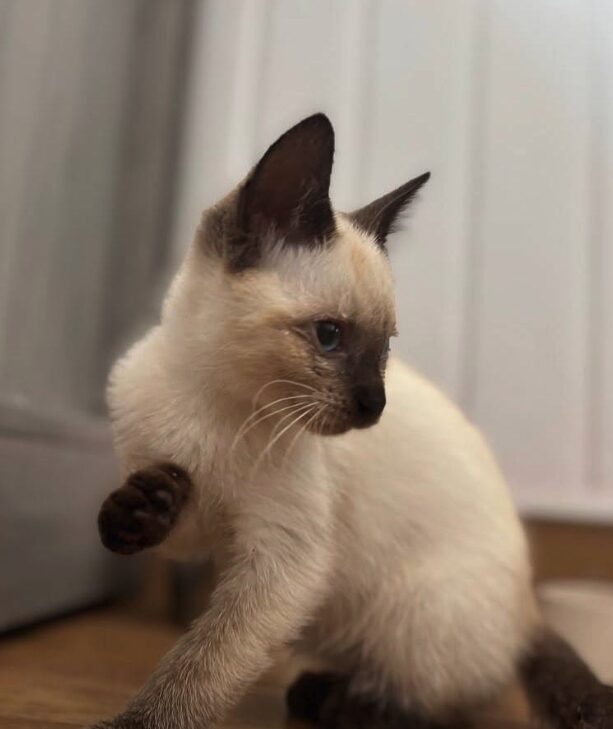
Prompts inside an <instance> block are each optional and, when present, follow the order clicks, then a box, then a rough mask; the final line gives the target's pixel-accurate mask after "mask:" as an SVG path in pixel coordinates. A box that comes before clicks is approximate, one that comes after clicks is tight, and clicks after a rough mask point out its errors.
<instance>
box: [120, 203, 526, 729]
mask: <svg viewBox="0 0 613 729" xmlns="http://www.w3.org/2000/svg"><path fill="white" fill-rule="evenodd" d="M337 225H338V227H339V236H338V239H337V240H336V241H335V243H334V245H331V246H328V247H322V248H321V249H320V250H319V251H318V252H315V253H314V252H313V251H311V250H309V249H304V250H303V249H300V248H297V249H288V248H286V247H283V246H274V245H272V246H271V247H270V248H269V250H268V253H267V255H266V257H265V260H264V261H263V262H262V264H261V265H259V266H258V267H257V268H255V269H254V270H252V271H246V272H244V273H241V274H240V275H235V274H230V273H228V272H227V271H226V270H225V268H224V266H223V264H222V263H221V261H220V260H219V259H218V258H217V257H216V256H215V255H214V254H213V253H211V252H210V251H208V250H207V246H206V240H205V239H206V237H207V235H208V233H207V223H206V220H205V223H204V224H203V226H202V228H201V229H200V231H199V232H198V235H197V237H196V240H195V242H194V244H193V246H192V247H191V249H190V251H189V253H188V255H187V258H186V260H185V262H184V264H183V266H182V268H181V270H180V271H179V273H178V274H177V277H176V279H175V281H174V283H173V285H172V287H171V290H170V293H169V295H168V298H167V300H166V302H165V305H164V310H163V316H162V320H161V323H160V324H159V325H158V326H156V327H155V328H154V329H153V330H152V331H151V332H150V333H149V334H148V335H147V336H146V337H145V338H144V339H143V340H142V341H140V342H139V343H138V344H136V345H135V346H134V347H133V348H132V349H131V350H130V351H129V352H128V354H127V355H126V356H125V357H124V358H123V359H121V360H120V361H119V362H118V364H117V365H116V366H115V368H114V370H113V373H112V376H111V381H110V386H109V394H108V399H109V404H110V410H111V414H112V420H113V427H114V433H115V440H116V445H117V451H118V453H119V455H120V458H121V462H122V466H123V469H124V471H125V473H126V474H128V473H130V472H131V471H133V470H135V469H137V468H140V467H142V466H146V465H149V464H154V463H158V462H160V461H168V460H171V461H174V462H176V463H177V464H179V465H181V466H183V467H184V468H186V469H187V470H188V471H189V473H190V475H191V476H192V479H193V482H194V485H195V493H194V494H193V498H192V502H191V504H190V506H189V508H188V509H187V511H186V512H184V514H183V515H182V517H181V520H180V522H179V524H178V526H177V527H176V528H175V530H174V532H173V534H172V535H171V537H170V539H169V540H168V541H167V542H166V543H165V544H164V545H163V548H162V549H163V551H165V552H166V553H167V554H169V555H170V556H175V557H179V558H187V559H189V558H191V557H194V556H197V555H198V556H199V555H202V554H206V553H211V554H213V555H214V556H215V558H216V559H217V560H218V562H219V563H220V565H221V578H220V582H219V585H218V587H217V589H216V591H215V593H214V595H213V598H212V603H211V606H210V609H209V611H208V612H207V613H206V614H205V615H203V616H202V617H201V618H199V620H198V621H196V623H195V625H194V626H193V628H192V629H191V630H190V631H189V632H188V633H187V635H186V636H185V637H184V638H183V639H182V640H181V641H180V643H179V644H178V645H177V646H176V647H175V649H174V650H173V651H172V652H171V654H170V655H169V656H167V657H166V658H165V659H164V660H163V662H162V664H161V666H160V667H159V669H158V671H157V672H156V674H155V676H154V677H153V678H152V679H151V681H150V682H149V684H148V685H147V686H146V687H145V689H144V690H143V692H142V693H141V694H140V695H139V696H138V697H137V698H136V699H135V701H134V702H133V704H132V706H131V708H130V709H129V710H128V713H127V714H126V715H125V716H126V717H130V716H139V717H145V719H146V722H145V723H146V724H147V725H148V726H152V727H160V728H164V729H166V728H168V729H170V727H184V728H185V729H190V728H192V727H193V728H194V729H195V727H203V726H208V725H209V724H211V723H212V722H215V721H217V720H218V719H219V718H220V716H221V715H222V714H223V712H224V710H225V709H226V708H227V706H228V705H230V704H231V703H233V702H235V701H236V700H237V699H238V698H239V696H240V693H241V691H242V690H243V689H244V687H245V686H246V685H248V684H249V682H251V681H252V680H253V679H255V678H256V677H257V676H258V675H259V674H260V673H261V672H262V671H263V670H264V669H265V668H266V667H267V666H268V665H269V663H270V661H271V656H272V654H273V652H274V649H275V648H277V647H279V646H281V645H283V644H288V643H299V644H300V645H301V647H308V649H309V650H311V651H313V652H314V653H315V654H317V655H319V656H320V657H322V658H324V659H325V660H326V661H327V662H328V663H329V664H330V665H331V666H333V667H336V668H337V669H339V670H343V671H348V672H350V673H351V674H352V675H353V676H354V682H355V688H356V690H369V691H376V692H378V693H380V694H382V695H386V696H392V697H394V698H395V699H396V700H397V701H399V702H401V703H403V704H405V705H407V706H411V705H419V706H422V707H425V708H427V709H428V710H430V711H431V712H432V713H433V714H435V715H439V714H444V713H445V712H446V710H447V709H448V708H453V707H456V706H458V705H470V704H471V703H476V702H479V701H481V700H482V699H484V698H486V697H488V696H490V695H491V694H493V693H495V692H496V691H498V690H499V689H500V688H501V687H502V686H504V684H505V683H506V682H508V681H509V680H510V679H511V677H512V675H513V672H514V669H515V665H516V662H517V659H518V656H519V654H520V653H521V651H522V650H523V649H524V646H525V645H526V642H527V641H528V640H529V637H530V635H531V633H532V632H533V628H534V625H535V623H536V622H537V621H538V616H537V611H536V608H535V605H534V601H533V597H532V592H531V584H530V583H531V575H530V568H529V562H528V556H527V550H526V543H525V538H524V534H523V531H522V528H521V526H520V523H519V521H518V518H517V516H516V514H515V510H514V508H513V505H512V503H511V500H510V498H509V496H508V493H507V488H506V486H505V483H504V481H503V479H502V477H501V475H500V473H499V470H498V468H497V466H496V464H495V462H494V460H493V458H492V456H491V455H490V452H489V451H488V448H487V446H486V445H485V444H484V442H483V439H482V438H481V436H480V435H479V433H478V432H477V431H476V430H475V429H474V428H473V427H472V426H471V425H470V424H469V423H468V422H467V421H466V420H465V419H464V417H463V416H462V415H461V414H460V413H459V412H458V411H457V410H456V408H455V407H454V406H453V405H452V404H450V403H449V401H448V400H447V399H446V398H445V397H444V396H443V395H442V394H441V393H440V392H439V391H438V390H437V389H436V388H435V387H434V386H432V385H431V384H430V383H428V382H427V381H426V380H424V379H423V378H422V377H420V376H419V375H418V374H416V373H415V372H414V371H412V370H411V369H410V368H408V367H407V366H406V365H404V364H402V363H401V362H399V361H398V360H395V359H392V360H391V361H390V363H389V366H388V370H387V376H386V389H387V398H388V404H387V408H386V409H385V411H384V413H383V416H382V418H381V420H380V422H379V423H378V424H377V425H376V426H374V427H372V428H370V429H367V430H360V431H356V430H354V431H350V432H347V433H345V434H344V435H340V436H328V437H327V436H323V435H318V434H317V433H315V432H312V430H310V429H307V430H300V427H301V426H303V425H306V424H307V422H308V420H309V418H311V416H312V415H313V414H314V412H315V411H314V410H309V409H308V407H306V408H305V409H304V410H303V411H302V413H303V417H302V418H301V419H300V420H298V421H297V422H296V424H295V425H293V426H291V422H292V420H291V416H292V414H293V411H292V410H291V409H290V410H286V411H283V412H279V413H278V414H276V415H275V414H274V413H275V412H276V411H277V409H279V410H280V408H281V407H289V405H292V404H296V406H298V405H300V404H306V405H307V406H308V403H310V402H311V401H312V400H311V399H314V401H315V400H317V396H316V394H314V393H313V392H312V390H310V389H309V387H315V384H314V382H313V381H312V380H305V379H304V377H303V376H301V367H302V360H301V357H303V354H302V352H301V350H300V347H299V346H298V345H297V344H296V343H295V341H294V340H295V337H294V335H293V334H292V330H291V322H292V321H295V320H299V319H300V318H301V317H304V316H311V315H312V314H313V313H321V314H322V315H329V316H347V317H351V318H353V319H357V320H359V321H361V322H364V323H366V325H368V326H372V327H373V328H378V329H385V330H387V331H388V332H389V333H391V332H392V331H393V329H394V326H395V321H394V304H393V284H392V276H391V271H390V268H389V264H388V260H387V258H386V256H385V255H384V254H383V253H382V252H381V250H380V248H379V247H378V246H377V245H376V243H375V242H374V240H373V239H372V238H370V237H369V236H368V235H366V234H364V233H361V232H359V231H358V230H357V229H356V228H354V227H353V226H352V225H351V224H350V223H349V222H348V220H347V219H345V218H344V217H343V216H337ZM276 380H283V382H275V381H276ZM288 381H289V382H288ZM291 382H296V383H298V384H290V383H291ZM267 383H273V384H270V385H268V384H267ZM258 392H259V396H258V398H257V403H256V405H257V407H265V409H263V410H261V411H260V416H259V417H262V416H263V415H266V414H269V415H270V417H268V418H266V419H264V420H262V421H261V422H259V424H256V425H255V426H254V427H253V428H252V429H251V430H250V431H249V432H247V433H246V435H245V436H244V437H241V438H239V439H238V441H237V438H236V436H237V433H238V432H239V429H240V428H241V425H242V424H243V423H244V422H245V420H246V419H247V418H248V417H249V416H250V414H251V413H252V412H253V408H254V402H253V400H254V396H255V395H258ZM329 395H330V397H332V394H330V393H329ZM298 396H306V397H305V398H303V397H298ZM291 397H296V399H294V400H285V401H280V402H278V403H276V404H271V403H275V401H277V400H281V398H291ZM306 398H310V399H306ZM266 406H267V407H266ZM304 413H307V414H306V415H304ZM298 414H300V413H299V412H298V413H297V414H296V417H297V415H298ZM282 418H286V420H284V421H283V422H282V427H279V423H280V421H281V419H282ZM254 421H255V418H252V420H251V422H252V423H253V422H254ZM286 425H289V426H290V427H289V428H288V430H287V431H286V432H285V433H284V434H283V435H282V436H281V437H279V439H278V440H276V442H275V443H274V445H273V446H272V447H270V448H269V449H268V450H267V451H266V453H265V455H264V456H262V454H263V453H264V451H265V450H266V449H267V446H268V445H269V444H270V443H271V441H272V439H273V438H274V437H276V435H278V434H279V433H280V432H281V430H282V429H283V428H284V427H286Z"/></svg>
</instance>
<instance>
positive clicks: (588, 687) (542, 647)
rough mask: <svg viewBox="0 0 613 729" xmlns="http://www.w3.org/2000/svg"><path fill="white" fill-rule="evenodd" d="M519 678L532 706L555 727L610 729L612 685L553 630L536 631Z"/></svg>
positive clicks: (612, 723)
mask: <svg viewBox="0 0 613 729" xmlns="http://www.w3.org/2000/svg"><path fill="white" fill-rule="evenodd" d="M520 678H521V680H522V683H523V685H524V688H525V690H526V693H527V695H528V699H529V701H530V704H531V707H532V709H533V710H534V711H535V713H536V714H537V715H538V716H539V718H540V719H544V720H546V721H548V722H549V723H550V724H551V726H552V727H555V729H613V688H611V687H609V686H605V684H603V683H601V682H600V681H599V680H598V678H597V677H596V676H595V675H594V673H593V672H592V671H591V670H590V668H588V666H587V664H586V663H585V662H584V661H583V660H582V659H581V658H580V657H579V656H578V655H577V653H576V652H575V651H574V650H573V648H571V647H570V646H569V645H568V643H566V641H564V640H563V639H562V638H560V637H559V636H558V635H556V634H555V633H554V632H553V631H550V630H545V629H542V630H541V631H540V633H539V635H538V636H537V637H536V639H535V640H534V641H533V643H532V645H531V648H530V650H529V652H528V653H527V654H526V655H525V656H524V658H523V660H522V662H521V664H520Z"/></svg>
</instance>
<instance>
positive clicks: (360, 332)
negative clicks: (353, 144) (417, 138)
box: [171, 114, 429, 434]
mask: <svg viewBox="0 0 613 729" xmlns="http://www.w3.org/2000/svg"><path fill="white" fill-rule="evenodd" d="M333 155H334V131H333V129H332V125H331V124H330V122H329V120H328V119H327V118H326V117H325V116H324V115H323V114H317V115H315V116H311V117H309V118H307V119H305V120H304V121H302V122H300V123H299V124H297V125H296V126H295V127H293V128H292V129H290V130H289V131H287V132H286V133H285V134H284V135H283V136H282V137H281V138H280V139H278V140H277V141H276V142H275V143H274V144H273V145H272V146H271V147H270V148H269V149H268V151H267V152H266V153H265V154H264V156H263V157H262V159H261V160H260V161H259V162H258V164H257V165H256V167H255V168H254V169H253V170H252V172H251V173H250V174H249V176H248V177H247V178H246V180H245V181H244V182H243V183H242V184H241V185H240V186H239V187H238V188H237V189H236V190H235V191H234V192H232V193H231V194H230V195H229V196H228V197H227V198H225V199H224V200H223V201H222V202H221V203H219V204H218V205H216V206H215V207H213V208H212V209H211V210H209V211H207V212H206V213H205V215H204V216H203V222H202V225H201V226H200V228H199V231H198V235H197V237H196V245H195V246H194V249H193V250H192V252H191V255H190V257H189V259H188V265H187V267H186V270H185V272H184V275H183V283H182V287H183V290H184V293H187V295H186V296H183V297H182V301H183V306H178V307H175V308H178V309H179V310H181V309H182V314H179V317H178V318H177V317H175V322H177V321H178V320H179V319H180V321H181V324H180V326H181V329H182V330H183V332H184V333H187V338H188V339H189V341H190V344H191V348H192V349H191V355H190V356H191V357H192V359H194V358H195V359H196V360H197V359H198V358H200V357H202V358H203V360H204V359H206V362H207V364H206V367H207V368H208V370H207V372H208V375H207V376H208V377H210V379H211V381H213V380H214V381H215V386H216V387H218V388H219V387H221V388H223V392H224V394H225V395H226V396H227V397H228V399H229V400H232V401H233V402H234V403H235V404H236V403H238V401H241V402H242V403H243V404H249V405H250V406H253V407H255V408H262V410H261V412H260V414H259V416H258V417H261V418H265V419H267V420H268V422H270V423H272V422H274V421H282V422H280V423H279V426H280V428H279V432H280V430H281V428H285V427H287V428H288V429H289V428H291V427H292V423H295V425H296V426H300V425H304V426H305V427H306V428H307V429H308V430H310V431H311V432H318V433H323V434H336V433H343V432H345V431H347V430H349V429H350V428H363V427H367V426H370V425H373V424H374V423H376V422H377V420H378V419H379V417H380V415H381V413H382V411H383V408H384V406H385V387H384V374H385V366H386V361H387V353H388V348H389V339H390V337H391V336H393V335H394V334H395V327H396V322H395V310H394V289H393V282H392V276H391V272H390V267H389V262H388V258H387V255H386V251H385V241H386V238H387V235H388V234H389V233H390V231H391V229H392V228H393V226H394V223H395V222H396V220H397V218H398V216H399V214H400V213H401V212H402V211H403V210H404V209H405V208H406V206H407V205H408V203H409V202H410V201H411V199H412V198H413V197H414V195H415V193H416V192H417V191H418V190H419V188H420V187H421V186H422V185H423V184H424V183H425V182H426V181H427V180H428V177H429V174H428V173H426V174H424V175H422V176H421V177H417V178H415V179H414V180H411V181H410V182H408V183H406V184H405V185H403V186H402V187H399V188H398V189H397V190H394V191H393V192H391V193H389V194H388V195H385V196H383V197H382V198H380V199H378V200H376V201H375V202H373V203H371V204H370V205H368V206H366V207H364V208H362V209H360V210H357V211H355V212H353V213H347V214H345V213H336V212H334V211H333V210H332V207H331V204H330V199H329V187H330V174H331V171H332V161H333ZM186 281H187V283H186ZM172 298H173V297H172V296H171V300H172ZM198 366H199V365H198V362H194V369H195V370H197V369H198Z"/></svg>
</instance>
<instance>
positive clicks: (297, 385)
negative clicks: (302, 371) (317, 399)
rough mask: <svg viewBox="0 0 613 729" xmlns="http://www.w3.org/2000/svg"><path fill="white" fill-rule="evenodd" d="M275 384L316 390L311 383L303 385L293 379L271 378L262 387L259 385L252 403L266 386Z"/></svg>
mask: <svg viewBox="0 0 613 729" xmlns="http://www.w3.org/2000/svg"><path fill="white" fill-rule="evenodd" d="M277 384H286V385H295V386H296V387H303V388H304V389H305V390H309V391H310V392H317V390H316V388H314V387H311V385H305V384H304V382H295V381H294V380H271V381H270V382H267V383H266V384H265V385H262V387H260V389H259V390H258V391H257V392H256V393H255V396H254V398H253V403H254V404H256V403H257V401H258V398H259V397H260V395H261V394H262V393H263V392H264V390H266V389H267V388H268V387H271V386H272V385H277Z"/></svg>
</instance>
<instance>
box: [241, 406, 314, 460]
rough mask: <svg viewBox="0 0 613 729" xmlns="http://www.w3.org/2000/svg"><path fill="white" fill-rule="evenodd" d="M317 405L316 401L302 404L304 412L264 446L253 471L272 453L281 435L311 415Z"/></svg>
mask: <svg viewBox="0 0 613 729" xmlns="http://www.w3.org/2000/svg"><path fill="white" fill-rule="evenodd" d="M316 407H317V404H316V403H310V404H309V405H302V406H301V408H300V409H302V410H303V412H302V413H300V414H299V415H297V417H295V418H294V419H293V420H292V421H290V423H289V424H288V425H286V426H285V427H284V428H283V429H282V430H281V431H279V432H278V433H277V434H276V435H275V436H274V438H272V440H271V441H270V442H269V443H268V445H267V446H266V448H264V450H263V451H262V453H260V455H259V456H258V458H257V460H256V462H255V463H254V465H253V471H256V470H257V468H258V466H259V465H260V463H261V462H262V461H263V460H264V458H265V457H266V456H267V455H268V454H269V453H270V451H271V450H272V448H273V446H274V445H275V443H276V442H277V441H278V440H279V439H280V438H281V437H283V435H284V434H285V433H286V432H287V431H288V430H289V429H290V428H292V427H293V426H294V425H296V423H298V422H299V421H300V420H302V419H303V418H304V417H306V416H307V415H309V414H310V413H312V412H313V408H316ZM304 408H307V409H306V410H304ZM294 414H295V413H291V414H290V417H291V415H294ZM287 417H288V416H285V419H287Z"/></svg>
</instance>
